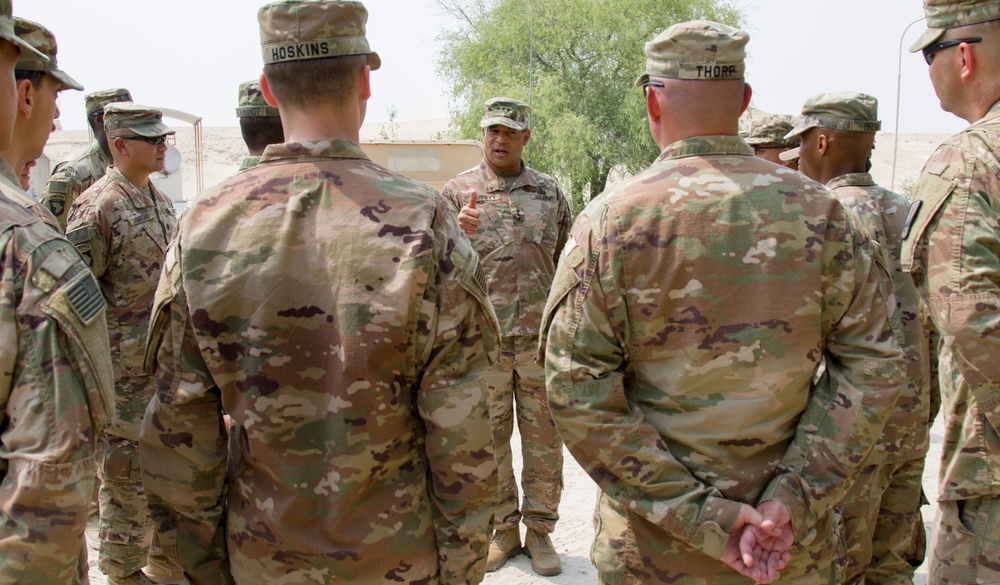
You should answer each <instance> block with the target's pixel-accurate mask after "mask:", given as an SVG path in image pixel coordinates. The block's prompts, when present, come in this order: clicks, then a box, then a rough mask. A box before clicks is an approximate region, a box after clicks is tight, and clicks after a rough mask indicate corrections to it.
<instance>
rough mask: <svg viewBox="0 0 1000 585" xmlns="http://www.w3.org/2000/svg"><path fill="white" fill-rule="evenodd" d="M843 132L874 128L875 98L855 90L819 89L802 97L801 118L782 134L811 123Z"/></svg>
mask: <svg viewBox="0 0 1000 585" xmlns="http://www.w3.org/2000/svg"><path fill="white" fill-rule="evenodd" d="M817 126H818V127H821V128H830V129H833V130H843V131H846V132H878V131H879V130H881V129H882V122H880V121H879V119H878V100H876V99H875V98H874V97H873V96H870V95H868V94H864V93H858V92H855V91H838V92H832V93H821V94H819V95H816V96H813V97H811V98H809V99H807V100H806V103H805V105H803V106H802V121H800V122H799V124H798V125H797V126H795V128H794V129H792V131H791V132H789V133H788V134H786V135H785V138H792V137H794V136H798V135H799V134H802V133H803V132H805V131H806V130H808V129H810V128H815V127H817Z"/></svg>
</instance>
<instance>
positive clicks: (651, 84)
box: [642, 79, 666, 95]
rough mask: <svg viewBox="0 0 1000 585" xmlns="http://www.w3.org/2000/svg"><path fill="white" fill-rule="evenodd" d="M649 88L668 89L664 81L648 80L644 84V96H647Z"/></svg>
mask: <svg viewBox="0 0 1000 585" xmlns="http://www.w3.org/2000/svg"><path fill="white" fill-rule="evenodd" d="M647 87H666V86H665V85H663V82H662V81H653V80H652V79H647V80H646V81H645V82H643V84H642V95H646V88H647Z"/></svg>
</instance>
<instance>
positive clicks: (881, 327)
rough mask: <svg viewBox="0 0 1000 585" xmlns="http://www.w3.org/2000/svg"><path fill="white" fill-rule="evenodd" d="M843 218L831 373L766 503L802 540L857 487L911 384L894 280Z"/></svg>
mask: <svg viewBox="0 0 1000 585" xmlns="http://www.w3.org/2000/svg"><path fill="white" fill-rule="evenodd" d="M843 217H844V219H845V220H846V225H847V227H846V231H843V232H842V233H844V234H845V236H836V237H834V240H837V241H840V240H843V241H844V242H845V243H844V245H843V246H826V252H825V254H826V257H825V259H824V263H825V267H824V281H823V288H822V290H823V291H824V293H823V306H822V311H823V320H824V323H823V331H824V341H825V352H824V358H825V360H824V361H825V371H824V372H823V373H822V375H821V376H819V378H818V379H817V380H816V381H815V382H814V384H813V386H812V388H811V390H810V396H809V402H808V404H807V405H806V409H805V411H804V412H803V413H802V415H801V417H800V418H799V421H798V424H797V426H796V431H795V435H794V437H793V439H792V443H791V444H790V446H789V447H788V449H787V451H786V452H785V456H784V457H783V458H782V460H781V462H780V463H779V464H778V468H777V471H776V475H775V479H774V480H772V482H771V483H770V485H768V487H767V489H766V490H765V491H764V493H763V495H762V496H761V498H760V500H761V501H767V500H778V501H780V502H782V503H783V504H785V505H786V506H787V507H788V509H789V511H790V512H791V516H792V525H793V529H794V532H795V535H796V538H803V537H804V536H805V535H806V534H807V532H808V530H809V529H810V528H811V527H812V526H813V525H814V524H815V523H816V521H817V520H818V519H819V518H820V517H821V516H822V515H823V514H825V513H826V512H827V510H829V508H830V507H832V506H833V505H834V504H836V503H837V502H838V501H839V500H840V499H841V498H842V496H843V495H844V493H845V491H846V490H847V489H848V488H849V487H850V485H851V484H852V483H853V481H854V478H855V477H856V476H857V474H858V473H859V472H860V470H861V467H862V465H863V464H864V463H865V460H866V458H867V456H868V454H869V452H870V451H871V449H872V448H873V447H874V445H875V443H876V442H877V441H878V438H879V436H880V435H881V433H882V428H883V427H884V426H885V421H886V420H887V419H888V417H889V415H890V413H891V412H892V408H893V406H894V405H895V404H896V399H897V398H898V397H899V393H900V391H901V389H902V387H903V384H904V372H905V362H904V359H903V353H902V350H901V348H900V345H899V338H898V336H897V334H896V333H895V332H894V328H893V326H892V325H891V324H890V323H891V318H893V311H894V307H895V306H896V302H895V298H894V297H893V296H892V294H891V287H890V284H889V283H890V282H891V281H890V280H889V274H888V272H887V271H886V269H885V267H884V266H883V265H882V264H881V263H879V262H878V261H877V260H876V258H877V257H876V256H874V255H873V254H874V249H872V248H871V247H870V246H869V245H868V240H867V238H866V237H865V236H864V235H863V234H861V233H860V232H858V231H856V228H855V227H854V226H856V225H857V221H856V220H854V221H852V220H851V219H850V218H851V217H853V214H852V213H847V215H846V216H843ZM851 224H853V225H851ZM895 318H897V319H898V317H895Z"/></svg>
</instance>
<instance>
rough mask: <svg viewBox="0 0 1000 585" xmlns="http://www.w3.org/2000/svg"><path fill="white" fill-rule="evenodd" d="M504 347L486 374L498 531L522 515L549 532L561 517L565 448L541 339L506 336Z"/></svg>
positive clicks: (532, 526) (526, 521)
mask: <svg viewBox="0 0 1000 585" xmlns="http://www.w3.org/2000/svg"><path fill="white" fill-rule="evenodd" d="M500 347H501V354H500V360H499V361H498V362H497V363H496V364H494V365H493V366H492V367H491V368H490V370H489V372H488V373H487V374H486V384H487V385H488V386H489V389H490V398H491V404H490V406H491V417H492V419H493V441H494V443H495V448H496V457H497V466H498V467H499V482H500V503H499V506H498V507H497V512H496V521H495V524H494V530H497V531H501V530H507V529H509V528H514V527H516V526H517V525H518V523H519V522H520V521H521V520H522V519H523V520H524V524H525V526H527V527H528V528H530V529H532V530H534V531H536V532H538V533H541V534H549V533H551V532H552V530H553V529H554V528H555V525H556V521H557V520H559V498H560V497H561V496H562V488H563V477H562V468H563V452H562V440H561V439H560V438H559V433H558V432H557V431H556V427H555V423H554V422H553V421H552V415H551V414H549V402H548V399H547V398H546V394H545V371H544V369H543V368H542V367H541V366H539V365H538V364H536V363H535V354H536V353H537V350H538V338H537V337H534V336H532V337H503V338H502V339H501V344H500ZM515 413H516V415H517V430H518V432H519V433H520V435H521V457H522V459H523V467H522V471H521V489H522V490H523V491H524V502H523V504H522V505H521V506H520V508H519V507H518V492H517V482H516V481H515V479H514V466H513V458H512V457H513V456H512V453H511V448H510V440H511V436H512V435H513V433H514V415H515Z"/></svg>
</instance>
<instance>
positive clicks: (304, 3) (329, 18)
mask: <svg viewBox="0 0 1000 585" xmlns="http://www.w3.org/2000/svg"><path fill="white" fill-rule="evenodd" d="M367 21H368V10H367V9H365V5H364V4H362V3H360V2H345V1H341V2H334V1H330V0H286V1H284V2H272V3H271V4H268V5H266V6H264V7H263V8H261V9H260V10H259V11H258V12H257V22H258V23H259V24H260V45H261V49H262V53H263V56H264V64H265V65H268V64H270V63H283V62H286V61H305V60H308V59H324V58H327V57H343V56H347V55H368V65H369V66H371V68H372V69H378V68H379V67H380V66H381V65H382V60H381V59H379V56H378V54H376V53H375V52H374V51H372V50H371V48H370V47H369V46H368V39H367V38H366V37H365V23H366V22H367Z"/></svg>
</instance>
